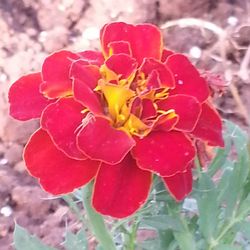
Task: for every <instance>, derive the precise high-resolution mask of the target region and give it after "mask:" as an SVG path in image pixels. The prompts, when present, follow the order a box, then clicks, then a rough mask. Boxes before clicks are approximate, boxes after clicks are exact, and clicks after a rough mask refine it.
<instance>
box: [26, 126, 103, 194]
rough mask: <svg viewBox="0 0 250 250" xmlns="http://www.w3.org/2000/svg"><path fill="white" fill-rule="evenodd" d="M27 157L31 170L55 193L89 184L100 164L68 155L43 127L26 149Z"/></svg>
mask: <svg viewBox="0 0 250 250" xmlns="http://www.w3.org/2000/svg"><path fill="white" fill-rule="evenodd" d="M24 160H25V163H26V166H27V168H28V171H29V172H30V174H31V175H32V176H34V177H36V178H39V180H40V183H41V185H42V187H43V188H44V189H45V190H46V191H47V192H49V193H52V194H55V195H58V194H65V193H69V192H72V191H73V190H74V189H75V188H79V187H81V186H82V185H84V184H86V183H87V182H89V181H90V180H91V179H92V178H93V177H94V176H95V175H96V173H97V170H98V168H99V165H100V163H99V162H96V161H91V160H84V161H78V160H73V159H70V158H68V157H67V156H66V155H65V154H64V153H62V152H61V151H59V150H58V149H57V148H56V147H55V145H54V143H53V142H52V141H51V139H50V137H49V135H48V134H47V133H46V132H45V131H44V130H42V129H39V130H38V131H36V132H35V133H34V134H33V135H32V136H31V138H30V140H29V142H28V143H27V145H26V147H25V150H24Z"/></svg>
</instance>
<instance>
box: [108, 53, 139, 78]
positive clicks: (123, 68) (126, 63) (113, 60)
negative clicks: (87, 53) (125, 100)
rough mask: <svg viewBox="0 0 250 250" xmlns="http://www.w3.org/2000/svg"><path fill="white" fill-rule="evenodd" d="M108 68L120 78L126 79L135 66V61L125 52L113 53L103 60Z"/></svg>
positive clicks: (134, 69)
mask: <svg viewBox="0 0 250 250" xmlns="http://www.w3.org/2000/svg"><path fill="white" fill-rule="evenodd" d="M105 64H106V66H107V68H108V69H110V70H111V71H113V72H114V73H115V74H116V75H118V76H120V77H119V78H120V79H127V78H129V77H130V76H131V75H132V74H133V73H135V71H136V68H137V62H136V60H135V59H134V58H132V57H130V56H129V55H126V54H115V55H112V56H111V57H109V58H108V59H107V61H106V62H105Z"/></svg>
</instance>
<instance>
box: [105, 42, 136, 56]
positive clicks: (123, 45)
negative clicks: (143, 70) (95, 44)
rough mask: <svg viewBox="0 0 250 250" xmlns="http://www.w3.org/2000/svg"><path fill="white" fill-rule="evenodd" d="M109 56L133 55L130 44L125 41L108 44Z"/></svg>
mask: <svg viewBox="0 0 250 250" xmlns="http://www.w3.org/2000/svg"><path fill="white" fill-rule="evenodd" d="M108 48H109V55H110V56H111V55H114V54H127V55H129V56H131V55H132V52H131V48H130V45H129V43H128V42H125V41H115V42H111V43H109V44H108Z"/></svg>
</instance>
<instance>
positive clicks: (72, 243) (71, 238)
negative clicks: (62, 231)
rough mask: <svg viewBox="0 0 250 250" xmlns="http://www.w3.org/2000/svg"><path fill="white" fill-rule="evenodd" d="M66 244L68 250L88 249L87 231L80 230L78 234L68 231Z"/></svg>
mask: <svg viewBox="0 0 250 250" xmlns="http://www.w3.org/2000/svg"><path fill="white" fill-rule="evenodd" d="M64 246H65V248H66V249H67V250H87V248H88V242H87V239H86V235H85V232H84V231H83V230H80V231H79V232H77V234H73V233H72V232H70V231H67V232H66V236H65V242H64Z"/></svg>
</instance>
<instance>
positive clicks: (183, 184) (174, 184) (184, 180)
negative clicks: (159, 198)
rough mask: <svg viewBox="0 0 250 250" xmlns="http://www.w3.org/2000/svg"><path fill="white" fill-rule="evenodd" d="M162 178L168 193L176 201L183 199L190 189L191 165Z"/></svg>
mask: <svg viewBox="0 0 250 250" xmlns="http://www.w3.org/2000/svg"><path fill="white" fill-rule="evenodd" d="M162 179H163V181H164V184H165V186H166V188H167V189H168V191H169V193H170V194H171V195H172V196H173V197H174V198H175V200H177V201H181V200H183V199H184V198H185V197H186V196H187V195H188V194H189V193H190V192H191V191H192V185H193V176H192V168H191V167H188V168H187V170H186V171H185V172H183V173H178V174H176V175H173V176H171V177H164V178H162Z"/></svg>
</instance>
